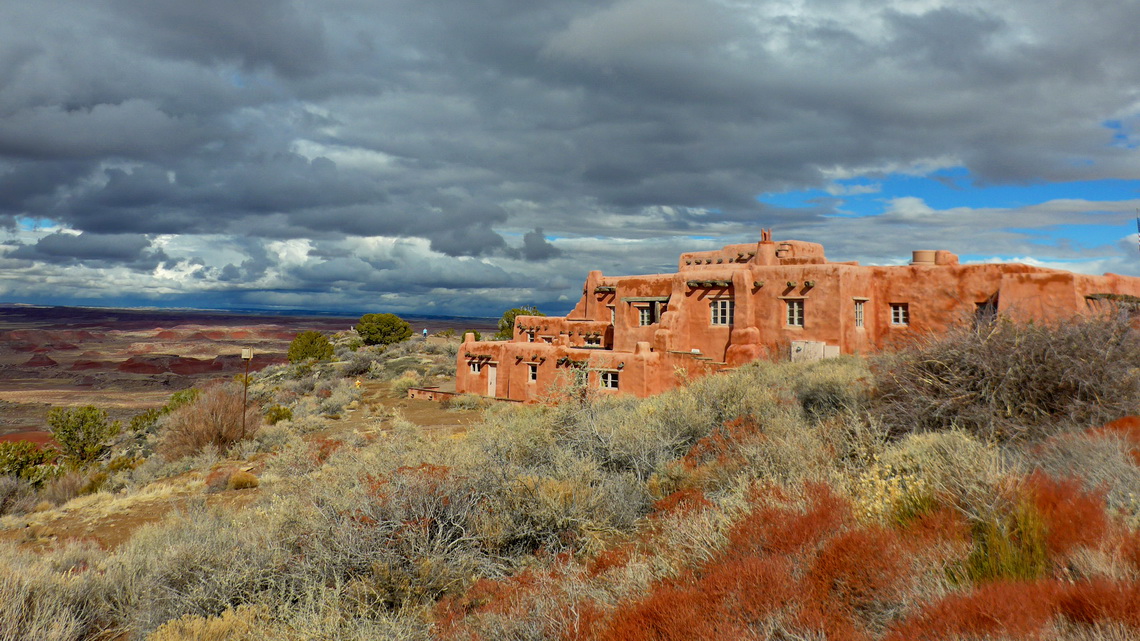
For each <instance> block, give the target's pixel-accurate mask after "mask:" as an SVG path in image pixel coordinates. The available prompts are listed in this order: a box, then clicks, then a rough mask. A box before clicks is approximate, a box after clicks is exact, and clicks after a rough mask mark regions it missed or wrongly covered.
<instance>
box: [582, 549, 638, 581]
mask: <svg viewBox="0 0 1140 641" xmlns="http://www.w3.org/2000/svg"><path fill="white" fill-rule="evenodd" d="M632 553H633V546H632V545H630V544H626V545H619V546H617V547H612V548H609V549H607V550H603V551H602V553H601V554H599V555H598V556H596V557H594V560H593V561H591V562H590V565H589V566H587V568H586V576H588V577H590V578H593V577H596V576H598V575H599V574H605V573H606V572H608V571H610V570H612V569H614V568H623V567H625V565H626V563H629V557H630V555H631V554H632Z"/></svg>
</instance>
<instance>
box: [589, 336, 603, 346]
mask: <svg viewBox="0 0 1140 641" xmlns="http://www.w3.org/2000/svg"><path fill="white" fill-rule="evenodd" d="M586 344H587V345H590V346H592V347H598V346H600V345H601V344H602V337H601V336H587V337H586Z"/></svg>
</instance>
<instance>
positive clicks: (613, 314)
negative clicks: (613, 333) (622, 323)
mask: <svg viewBox="0 0 1140 641" xmlns="http://www.w3.org/2000/svg"><path fill="white" fill-rule="evenodd" d="M608 307H609V308H610V325H617V309H616V308H614V306H613V305H609V306H608Z"/></svg>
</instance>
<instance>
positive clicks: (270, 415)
mask: <svg viewBox="0 0 1140 641" xmlns="http://www.w3.org/2000/svg"><path fill="white" fill-rule="evenodd" d="M291 420H293V410H291V409H289V408H288V407H285V406H284V405H271V406H269V409H267V410H265V424H266V425H276V424H277V423H279V422H281V421H291Z"/></svg>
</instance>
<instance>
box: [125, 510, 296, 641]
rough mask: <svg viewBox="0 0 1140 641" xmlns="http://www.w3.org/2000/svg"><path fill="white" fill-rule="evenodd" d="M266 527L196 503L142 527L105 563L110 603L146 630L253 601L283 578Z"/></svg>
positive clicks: (139, 629)
mask: <svg viewBox="0 0 1140 641" xmlns="http://www.w3.org/2000/svg"><path fill="white" fill-rule="evenodd" d="M269 534H270V533H269V532H268V531H267V530H266V529H265V528H262V527H254V526H253V524H252V523H249V522H248V521H245V520H242V518H240V517H238V516H235V515H229V514H225V513H223V512H218V511H209V510H206V509H205V508H204V507H201V506H197V507H191V508H190V511H188V512H179V513H175V514H174V515H172V516H171V517H168V518H167V519H166V520H165V521H163V522H161V523H159V524H155V525H148V526H144V527H143V528H141V529H140V530H138V531H137V532H136V533H135V535H134V536H133V537H132V538H131V539H130V540H129V541H127V542H126V543H125V544H124V545H123V546H122V547H120V548H119V550H118V551H117V553H116V554H115V555H114V556H113V557H111V558H110V559H108V561H107V562H106V564H105V576H106V581H107V585H108V595H107V604H108V608H109V609H110V611H111V612H112V614H113V616H114V617H115V619H117V620H118V621H121V622H122V624H123V625H125V626H128V627H129V628H130V629H132V630H134V631H135V632H136V633H140V634H147V633H149V632H151V631H153V630H155V629H156V628H158V627H159V626H160V625H162V624H163V623H165V622H167V621H170V620H172V619H177V618H179V617H182V616H185V615H194V616H200V617H216V616H220V615H221V614H222V613H223V612H225V611H226V610H227V609H230V608H234V607H237V606H240V605H242V604H243V603H251V602H254V601H255V600H256V599H257V597H258V596H259V595H263V594H269V593H272V591H273V590H274V589H277V588H278V587H280V586H281V585H282V583H281V582H282V581H283V580H284V577H283V574H282V569H281V568H282V562H283V559H282V558H281V557H280V555H279V552H278V549H279V548H278V546H277V545H276V544H275V542H274V541H273V540H272V539H271V537H270V535H269Z"/></svg>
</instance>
